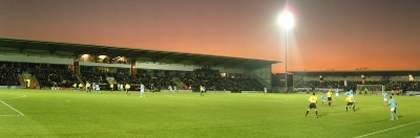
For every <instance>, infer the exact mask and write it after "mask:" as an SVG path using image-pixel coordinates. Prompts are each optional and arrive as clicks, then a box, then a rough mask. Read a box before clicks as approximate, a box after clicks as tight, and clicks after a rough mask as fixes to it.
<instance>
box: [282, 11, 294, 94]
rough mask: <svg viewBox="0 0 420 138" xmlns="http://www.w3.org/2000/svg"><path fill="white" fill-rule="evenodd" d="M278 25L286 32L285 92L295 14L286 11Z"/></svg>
mask: <svg viewBox="0 0 420 138" xmlns="http://www.w3.org/2000/svg"><path fill="white" fill-rule="evenodd" d="M278 23H279V24H280V26H281V27H282V28H283V29H284V31H285V32H286V36H285V43H286V44H285V46H284V47H285V51H284V55H285V57H284V87H285V90H287V76H288V73H287V48H288V45H289V31H290V30H291V29H292V28H293V25H294V24H295V20H294V18H293V14H292V12H290V11H288V10H284V11H283V12H282V13H281V14H280V16H279V18H278Z"/></svg>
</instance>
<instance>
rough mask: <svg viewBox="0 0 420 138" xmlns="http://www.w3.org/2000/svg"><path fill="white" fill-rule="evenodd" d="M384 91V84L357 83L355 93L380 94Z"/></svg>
mask: <svg viewBox="0 0 420 138" xmlns="http://www.w3.org/2000/svg"><path fill="white" fill-rule="evenodd" d="M383 92H385V86H384V85H357V90H356V93H357V94H381V93H383Z"/></svg>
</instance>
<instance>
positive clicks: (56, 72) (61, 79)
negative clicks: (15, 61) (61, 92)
mask: <svg viewBox="0 0 420 138" xmlns="http://www.w3.org/2000/svg"><path fill="white" fill-rule="evenodd" d="M30 73H31V74H32V75H35V76H36V78H37V80H38V82H39V85H40V86H41V87H67V88H68V87H71V86H72V85H73V84H74V83H76V82H78V80H77V77H76V75H75V74H74V73H73V72H72V71H70V70H68V69H67V68H65V66H64V65H49V66H48V67H35V68H31V69H30Z"/></svg>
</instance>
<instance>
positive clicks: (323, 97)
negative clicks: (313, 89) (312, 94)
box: [321, 93, 327, 105]
mask: <svg viewBox="0 0 420 138" xmlns="http://www.w3.org/2000/svg"><path fill="white" fill-rule="evenodd" d="M321 99H322V104H321V105H324V103H326V102H327V95H326V94H325V93H323V94H322V96H321Z"/></svg>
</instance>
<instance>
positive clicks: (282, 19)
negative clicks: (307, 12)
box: [278, 10, 295, 30]
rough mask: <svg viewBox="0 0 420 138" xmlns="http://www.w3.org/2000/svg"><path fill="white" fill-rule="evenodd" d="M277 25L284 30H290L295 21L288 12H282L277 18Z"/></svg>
mask: <svg viewBox="0 0 420 138" xmlns="http://www.w3.org/2000/svg"><path fill="white" fill-rule="evenodd" d="M278 24H279V25H280V26H281V27H282V28H284V29H286V30H289V29H292V28H293V26H294V25H295V19H294V17H293V14H292V12H290V11H288V10H286V11H283V12H282V13H281V14H280V16H279V18H278Z"/></svg>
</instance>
